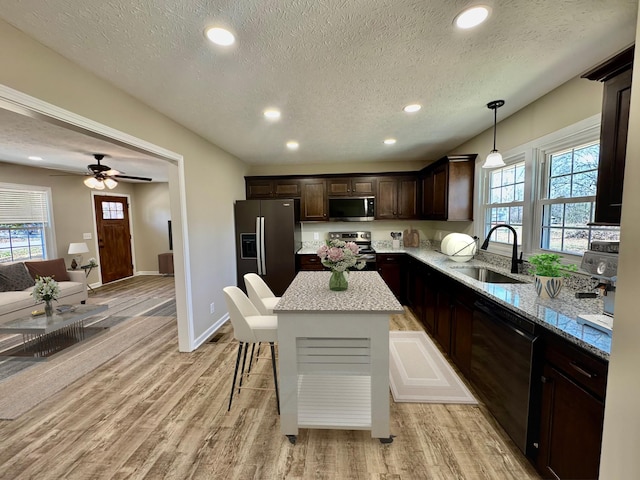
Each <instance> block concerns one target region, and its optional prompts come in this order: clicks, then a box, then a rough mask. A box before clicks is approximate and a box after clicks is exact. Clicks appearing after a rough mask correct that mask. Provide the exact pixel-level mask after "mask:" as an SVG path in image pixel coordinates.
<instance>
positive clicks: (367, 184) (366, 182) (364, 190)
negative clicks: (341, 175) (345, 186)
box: [351, 177, 376, 197]
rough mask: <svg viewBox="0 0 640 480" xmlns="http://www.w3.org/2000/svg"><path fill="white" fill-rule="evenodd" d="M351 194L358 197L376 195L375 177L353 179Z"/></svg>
mask: <svg viewBox="0 0 640 480" xmlns="http://www.w3.org/2000/svg"><path fill="white" fill-rule="evenodd" d="M351 194H352V195H353V196H356V197H370V196H373V195H375V194H376V178H375V177H354V178H352V179H351Z"/></svg>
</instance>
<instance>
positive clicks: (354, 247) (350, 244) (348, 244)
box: [345, 242, 360, 254]
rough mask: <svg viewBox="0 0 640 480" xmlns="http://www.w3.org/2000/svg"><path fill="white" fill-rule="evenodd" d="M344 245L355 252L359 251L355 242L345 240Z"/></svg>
mask: <svg viewBox="0 0 640 480" xmlns="http://www.w3.org/2000/svg"><path fill="white" fill-rule="evenodd" d="M345 246H346V247H347V248H348V249H349V250H351V251H352V252H353V253H355V254H357V253H358V252H359V251H360V247H358V245H357V244H356V243H355V242H347V244H346V245H345Z"/></svg>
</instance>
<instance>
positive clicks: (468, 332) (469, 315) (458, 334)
mask: <svg viewBox="0 0 640 480" xmlns="http://www.w3.org/2000/svg"><path fill="white" fill-rule="evenodd" d="M451 323H452V324H451V353H450V355H451V359H452V360H453V361H454V362H455V364H456V365H457V366H458V368H459V369H460V371H461V372H462V373H463V374H464V375H465V376H467V377H469V376H470V374H471V339H472V333H473V307H471V306H469V305H467V304H466V303H463V302H462V301H460V300H459V299H457V298H456V300H455V301H454V302H453V309H452V322H451Z"/></svg>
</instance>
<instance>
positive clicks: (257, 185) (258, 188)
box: [245, 180, 273, 200]
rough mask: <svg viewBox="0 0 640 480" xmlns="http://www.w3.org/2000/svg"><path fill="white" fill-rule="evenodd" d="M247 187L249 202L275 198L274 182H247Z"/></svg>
mask: <svg viewBox="0 0 640 480" xmlns="http://www.w3.org/2000/svg"><path fill="white" fill-rule="evenodd" d="M245 187H246V194H247V200H253V199H260V198H273V181H272V180H247V181H246V184H245Z"/></svg>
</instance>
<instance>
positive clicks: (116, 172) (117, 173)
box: [102, 168, 124, 176]
mask: <svg viewBox="0 0 640 480" xmlns="http://www.w3.org/2000/svg"><path fill="white" fill-rule="evenodd" d="M102 173H104V174H105V175H110V176H113V175H120V174H121V173H124V172H119V171H118V170H115V169H113V168H112V169H111V170H107V171H106V172H102Z"/></svg>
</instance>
